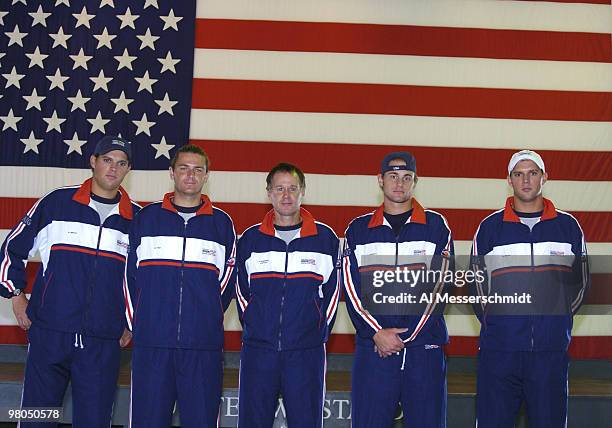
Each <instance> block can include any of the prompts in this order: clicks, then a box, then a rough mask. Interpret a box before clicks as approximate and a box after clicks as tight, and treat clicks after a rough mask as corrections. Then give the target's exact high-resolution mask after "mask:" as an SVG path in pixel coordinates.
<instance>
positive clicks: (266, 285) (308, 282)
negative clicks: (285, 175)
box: [236, 208, 340, 351]
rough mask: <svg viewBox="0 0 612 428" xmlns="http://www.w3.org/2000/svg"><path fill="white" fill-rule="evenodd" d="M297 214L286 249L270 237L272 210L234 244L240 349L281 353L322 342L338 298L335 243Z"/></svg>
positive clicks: (314, 223)
mask: <svg viewBox="0 0 612 428" xmlns="http://www.w3.org/2000/svg"><path fill="white" fill-rule="evenodd" d="M300 215H301V217H302V220H303V224H302V227H301V230H300V234H299V237H297V238H295V239H294V240H292V241H291V242H290V243H289V244H286V243H285V241H283V240H282V239H281V238H279V237H277V236H275V234H276V231H275V229H274V223H273V221H274V211H273V210H271V211H269V212H268V213H267V214H266V216H265V217H264V219H263V221H262V223H260V224H256V225H254V226H251V227H250V228H249V229H247V230H246V231H245V232H244V234H243V235H242V237H241V238H240V240H239V241H238V256H237V266H238V287H237V289H236V300H237V306H238V312H239V316H240V320H241V322H242V327H243V334H242V341H243V343H244V344H247V345H251V346H256V347H263V348H267V349H273V350H278V351H284V350H296V349H307V348H314V347H316V346H320V345H322V344H323V343H325V342H326V341H327V338H328V336H329V333H330V331H331V328H332V325H333V322H334V319H335V315H336V309H337V308H338V301H339V298H340V287H339V284H338V276H337V270H338V269H337V261H338V248H339V240H338V237H337V236H336V234H335V233H334V231H333V230H332V229H331V228H330V227H329V226H327V225H325V224H323V223H319V222H317V221H315V219H314V218H313V216H312V215H311V214H310V213H309V212H308V211H307V210H305V209H303V208H302V209H301V210H300Z"/></svg>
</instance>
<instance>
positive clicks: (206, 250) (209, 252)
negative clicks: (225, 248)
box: [202, 248, 217, 257]
mask: <svg viewBox="0 0 612 428" xmlns="http://www.w3.org/2000/svg"><path fill="white" fill-rule="evenodd" d="M202 254H203V255H205V256H211V257H215V256H216V255H217V252H216V251H215V250H211V249H210V248H202Z"/></svg>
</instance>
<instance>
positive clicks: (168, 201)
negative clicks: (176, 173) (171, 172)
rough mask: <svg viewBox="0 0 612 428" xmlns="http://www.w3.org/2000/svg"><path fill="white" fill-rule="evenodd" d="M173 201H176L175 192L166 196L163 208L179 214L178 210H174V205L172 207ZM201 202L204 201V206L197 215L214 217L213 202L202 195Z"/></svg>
mask: <svg viewBox="0 0 612 428" xmlns="http://www.w3.org/2000/svg"><path fill="white" fill-rule="evenodd" d="M172 199H174V192H169V193H166V194H165V195H164V200H163V201H162V208H164V209H166V210H168V211H172V212H173V213H177V214H178V211H177V210H176V208H174V205H172ZM200 200H201V201H202V206H201V207H200V209H199V210H197V211H196V215H202V214H205V215H212V213H213V209H212V202H210V199H208V196H206V195H200Z"/></svg>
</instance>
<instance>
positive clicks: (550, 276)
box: [470, 197, 590, 351]
mask: <svg viewBox="0 0 612 428" xmlns="http://www.w3.org/2000/svg"><path fill="white" fill-rule="evenodd" d="M512 202H513V198H512V197H510V198H508V199H507V201H506V206H505V208H504V209H502V210H499V211H496V212H494V213H492V214H491V215H489V216H488V217H486V218H485V219H484V220H483V221H482V222H481V223H480V226H479V227H478V230H477V231H476V234H475V236H474V241H473V245H472V268H473V269H481V270H483V271H485V272H486V275H484V278H485V279H484V281H483V282H475V283H474V284H473V285H472V286H470V289H471V290H473V293H474V294H477V295H490V294H492V293H495V292H496V291H500V290H505V291H506V292H505V293H504V294H511V293H512V291H516V292H519V293H521V292H523V291H527V292H531V293H535V296H534V299H535V298H537V296H538V294H537V293H538V286H539V288H540V289H541V288H542V286H543V285H544V284H548V285H550V284H559V285H560V286H559V288H558V290H559V294H558V295H550V293H549V294H548V295H547V296H546V297H545V298H546V299H550V298H551V297H552V298H553V299H554V298H555V297H557V298H558V299H559V300H560V301H561V305H562V306H564V307H565V313H564V314H560V313H558V312H555V313H554V314H547V313H545V312H541V313H540V312H538V313H540V314H539V315H538V313H535V312H534V313H533V314H520V315H495V314H491V313H490V312H491V310H492V309H491V308H492V307H491V306H488V305H474V309H475V312H476V315H477V316H478V319H479V320H480V322H481V331H480V348H481V349H492V350H500V351H501V350H503V351H566V350H567V348H568V346H569V343H570V340H571V330H572V323H573V314H575V313H576V311H577V310H578V308H579V307H580V305H581V303H582V301H583V298H584V295H585V293H586V291H587V289H588V287H589V282H590V278H589V270H588V261H587V253H586V244H585V240H584V235H583V233H582V229H581V228H580V225H579V224H578V222H577V221H576V219H575V218H574V217H573V216H572V215H571V214H569V213H566V212H563V211H560V210H557V209H555V207H554V205H553V203H552V202H551V201H550V200H548V199H544V211H543V213H542V216H541V218H540V221H539V222H538V223H537V224H536V225H535V226H534V227H533V229H532V230H530V229H529V227H528V226H527V225H525V224H522V223H521V221H520V219H519V217H518V216H517V215H516V213H515V212H514V211H513V209H512ZM511 256H514V257H511ZM516 256H519V257H516ZM521 256H522V257H521ZM508 290H509V291H510V293H508ZM561 293H562V294H561ZM539 303H547V302H542V299H540V302H539Z"/></svg>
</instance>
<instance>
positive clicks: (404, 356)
mask: <svg viewBox="0 0 612 428" xmlns="http://www.w3.org/2000/svg"><path fill="white" fill-rule="evenodd" d="M405 364H406V348H404V355H402V367H401V368H400V370H404V365H405Z"/></svg>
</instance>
